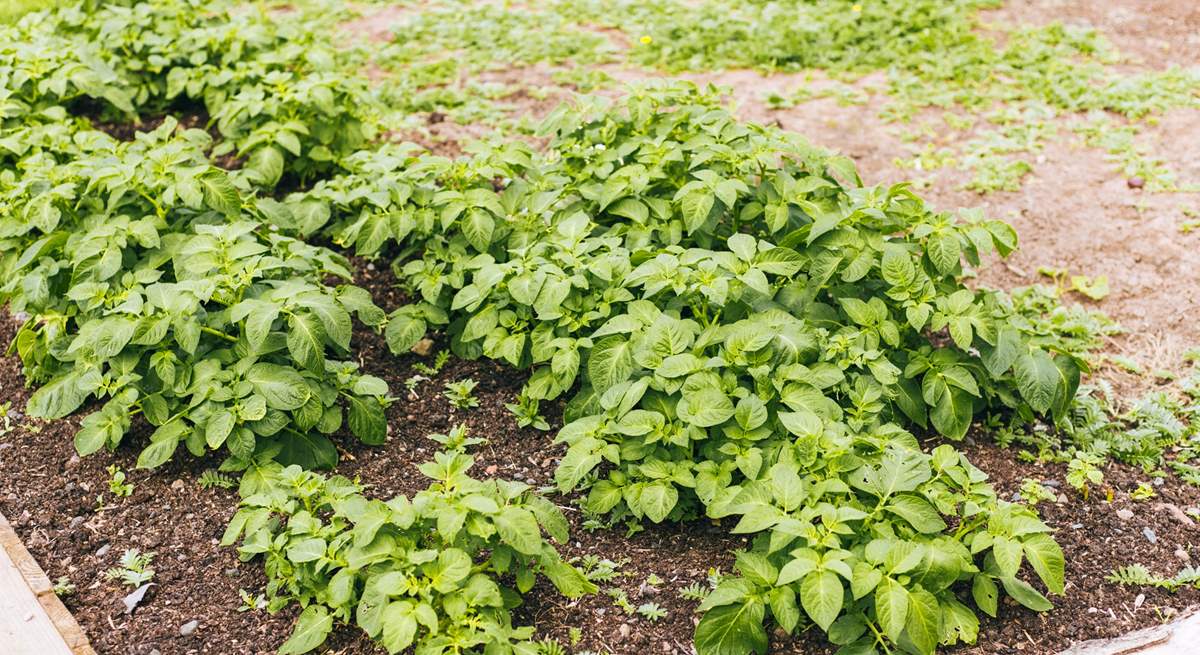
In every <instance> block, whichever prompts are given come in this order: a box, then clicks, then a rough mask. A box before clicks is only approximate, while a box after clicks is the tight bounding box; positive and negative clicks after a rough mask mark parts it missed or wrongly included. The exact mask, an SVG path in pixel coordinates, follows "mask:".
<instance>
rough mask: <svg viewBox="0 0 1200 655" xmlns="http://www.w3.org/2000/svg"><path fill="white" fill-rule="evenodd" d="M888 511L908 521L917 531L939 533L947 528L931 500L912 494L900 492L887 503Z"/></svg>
mask: <svg viewBox="0 0 1200 655" xmlns="http://www.w3.org/2000/svg"><path fill="white" fill-rule="evenodd" d="M887 509H888V511H890V512H891V513H893V514H895V515H896V516H899V517H900V518H902V519H904V520H905V521H908V522H909V523H910V524H911V525H912V526H913V528H915V529H916V530H917V532H920V533H923V534H937V533H939V532H941V531H943V530H945V529H946V522H945V521H944V520H942V517H941V515H940V514H938V511H937V510H936V509H934V508H933V505H931V504H929V501H927V500H925V499H923V498H920V497H918V496H914V495H912V494H900V495H898V496H895V497H893V498H892V500H891V502H889V503H888V505H887Z"/></svg>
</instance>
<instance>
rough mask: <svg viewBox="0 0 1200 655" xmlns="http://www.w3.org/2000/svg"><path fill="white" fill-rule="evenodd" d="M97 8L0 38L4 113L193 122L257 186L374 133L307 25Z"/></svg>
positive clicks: (355, 91) (38, 21)
mask: <svg viewBox="0 0 1200 655" xmlns="http://www.w3.org/2000/svg"><path fill="white" fill-rule="evenodd" d="M96 4H98V5H99V6H91V4H89V3H86V2H85V3H82V4H80V5H77V6H75V7H68V8H62V9H59V10H57V11H54V12H39V13H36V14H30V15H29V16H26V17H25V18H24V19H22V21H20V22H19V23H18V25H17V26H15V27H6V28H3V29H0V32H2V33H3V38H2V39H0V82H3V84H2V86H3V87H4V93H5V94H6V96H7V97H5V98H4V102H5V104H6V109H7V111H6V112H5V115H7V116H21V117H22V119H23V120H24V121H27V122H28V121H34V122H37V121H40V120H42V117H41V114H42V112H44V111H45V110H46V109H48V108H50V107H54V106H62V105H66V106H69V107H71V108H72V109H79V110H85V111H90V112H91V113H93V114H94V115H95V117H96V118H99V119H102V120H110V121H114V122H121V121H130V120H137V119H138V118H139V117H142V116H156V115H161V114H164V113H171V112H177V111H188V112H199V113H200V114H201V116H202V117H204V118H206V119H207V120H208V121H209V123H210V125H211V127H213V128H214V129H215V130H216V131H217V132H218V133H219V134H220V135H221V137H222V141H221V142H220V143H218V144H216V145H215V147H214V148H213V149H212V153H211V154H212V155H213V156H214V157H220V156H225V155H231V156H236V157H237V158H240V159H241V160H243V164H244V165H243V168H244V172H245V174H246V175H247V177H248V179H250V180H251V181H253V182H255V183H256V184H258V185H261V186H264V187H267V188H270V187H273V186H274V185H275V184H276V183H277V182H278V181H279V180H280V178H281V177H282V176H283V175H284V174H285V173H290V174H292V175H294V176H295V177H297V178H298V179H300V180H306V179H311V178H312V177H314V176H317V175H321V174H327V173H329V172H331V171H334V170H337V166H336V162H337V160H338V159H339V158H341V157H344V156H346V155H349V154H350V153H352V152H354V151H356V150H357V149H359V148H361V147H363V146H364V145H365V144H366V143H367V141H368V140H369V139H371V138H372V137H373V135H374V122H373V119H372V111H373V110H372V107H373V104H372V102H371V101H370V96H369V94H368V93H367V92H366V83H365V81H364V80H363V79H361V78H359V77H357V76H352V75H344V74H341V73H340V72H339V71H338V70H337V68H336V58H335V56H334V50H333V47H332V45H331V43H330V38H329V30H328V29H324V28H323V26H322V25H320V24H319V23H317V22H314V19H311V18H307V17H306V16H305V15H302V14H291V15H279V14H272V13H268V12H267V11H266V10H265V9H256V10H251V11H246V10H242V9H239V7H238V3H234V2H217V3H212V2H204V1H201V0H164V1H161V2H130V3H121V2H115V3H103V4H99V3H96ZM90 105H95V106H90Z"/></svg>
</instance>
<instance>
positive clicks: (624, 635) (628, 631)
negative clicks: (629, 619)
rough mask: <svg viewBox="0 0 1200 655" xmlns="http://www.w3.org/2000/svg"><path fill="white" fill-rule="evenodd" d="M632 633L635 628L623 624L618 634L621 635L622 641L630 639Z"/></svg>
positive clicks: (618, 629)
mask: <svg viewBox="0 0 1200 655" xmlns="http://www.w3.org/2000/svg"><path fill="white" fill-rule="evenodd" d="M632 632H633V628H631V627H629V624H628V623H622V624H621V627H619V628H617V633H618V634H620V635H621V638H622V639H628V638H629V635H630V634H631V633H632Z"/></svg>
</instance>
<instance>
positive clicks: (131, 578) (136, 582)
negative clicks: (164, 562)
mask: <svg viewBox="0 0 1200 655" xmlns="http://www.w3.org/2000/svg"><path fill="white" fill-rule="evenodd" d="M153 561H154V553H142V552H141V551H139V550H138V549H136V548H130V549H129V550H126V551H125V552H124V553H122V554H121V559H120V561H119V565H118V566H115V567H113V568H111V569H109V570H107V571H105V573H104V576H105V577H106V578H108V579H109V580H116V581H119V582H121V584H124V585H126V586H129V587H135V588H136V587H140V586H142V585H144V584H146V583H147V582H150V581H151V580H153V579H154V569H152V568H150V563H151V562H153Z"/></svg>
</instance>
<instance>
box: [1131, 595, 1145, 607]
mask: <svg viewBox="0 0 1200 655" xmlns="http://www.w3.org/2000/svg"><path fill="white" fill-rule="evenodd" d="M1144 602H1146V594H1138V595H1137V598H1134V599H1133V609H1137V608H1139V607H1141V606H1142V603H1144Z"/></svg>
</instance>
